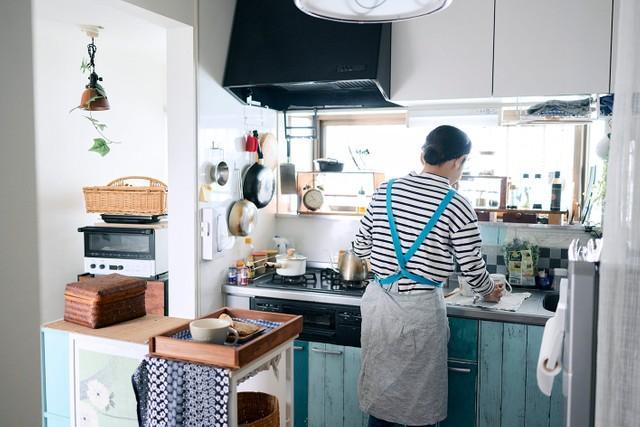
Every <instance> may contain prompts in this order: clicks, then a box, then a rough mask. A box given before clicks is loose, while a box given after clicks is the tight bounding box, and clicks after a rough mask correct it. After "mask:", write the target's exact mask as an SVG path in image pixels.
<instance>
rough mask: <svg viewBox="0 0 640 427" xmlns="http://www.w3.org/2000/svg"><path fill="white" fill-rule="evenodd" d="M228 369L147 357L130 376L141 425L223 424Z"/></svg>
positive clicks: (205, 426)
mask: <svg viewBox="0 0 640 427" xmlns="http://www.w3.org/2000/svg"><path fill="white" fill-rule="evenodd" d="M229 381H230V378H229V370H227V369H221V368H215V367H212V366H206V365H199V364H195V363H187V362H179V361H174V360H166V359H160V358H155V357H146V358H145V359H144V360H143V361H142V363H141V364H140V366H139V367H138V369H136V371H135V373H134V374H133V377H132V383H133V389H134V392H135V395H136V400H137V404H138V424H139V425H140V426H141V427H152V426H153V427H226V426H227V425H228V405H229Z"/></svg>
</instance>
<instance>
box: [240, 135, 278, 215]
mask: <svg viewBox="0 0 640 427" xmlns="http://www.w3.org/2000/svg"><path fill="white" fill-rule="evenodd" d="M263 163H264V156H263V154H262V148H261V147H260V144H258V161H257V162H256V163H254V164H252V165H251V167H250V168H249V170H247V172H246V173H245V175H244V180H243V182H242V193H243V196H244V198H245V199H246V200H249V201H250V202H253V204H254V205H256V207H257V208H258V209H262V208H264V207H265V206H267V205H268V204H269V202H271V199H273V194H274V193H275V190H276V186H275V177H274V175H273V171H272V170H271V169H270V168H268V167H266V166H264V164H263Z"/></svg>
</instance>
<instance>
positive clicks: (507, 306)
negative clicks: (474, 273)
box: [446, 292, 531, 311]
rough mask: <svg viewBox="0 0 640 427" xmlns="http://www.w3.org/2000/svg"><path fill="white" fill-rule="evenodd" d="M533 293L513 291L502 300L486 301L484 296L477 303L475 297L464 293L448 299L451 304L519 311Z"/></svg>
mask: <svg viewBox="0 0 640 427" xmlns="http://www.w3.org/2000/svg"><path fill="white" fill-rule="evenodd" d="M530 296H531V293H529V292H518V293H512V294H509V295H505V296H503V297H502V298H501V299H500V302H497V303H496V302H486V301H483V300H482V298H480V299H478V301H476V302H475V303H474V302H473V299H474V297H472V296H471V297H466V296H463V295H460V294H458V295H455V296H452V297H449V298H447V299H446V302H447V304H449V305H461V306H466V307H480V308H490V309H492V310H503V311H518V309H519V308H520V306H521V305H522V303H523V302H524V300H526V299H527V298H529V297H530Z"/></svg>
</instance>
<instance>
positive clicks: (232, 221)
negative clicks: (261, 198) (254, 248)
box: [228, 167, 258, 236]
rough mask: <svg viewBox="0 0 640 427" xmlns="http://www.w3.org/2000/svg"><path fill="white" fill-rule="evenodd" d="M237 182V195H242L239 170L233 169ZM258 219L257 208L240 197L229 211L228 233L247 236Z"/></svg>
mask: <svg viewBox="0 0 640 427" xmlns="http://www.w3.org/2000/svg"><path fill="white" fill-rule="evenodd" d="M234 172H235V175H236V180H237V182H238V194H239V196H238V197H240V198H241V197H242V194H243V191H242V179H241V177H240V170H239V169H238V168H237V167H236V169H235V170H234ZM257 220H258V208H257V207H256V205H254V204H253V203H252V202H250V201H249V200H245V199H240V200H237V201H236V202H234V203H233V205H232V206H231V210H230V211H229V218H228V223H229V233H231V234H232V235H234V236H248V235H250V234H251V232H252V231H253V228H254V227H255V225H256V222H257Z"/></svg>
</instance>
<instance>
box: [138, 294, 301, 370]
mask: <svg viewBox="0 0 640 427" xmlns="http://www.w3.org/2000/svg"><path fill="white" fill-rule="evenodd" d="M222 313H226V314H228V315H229V316H231V317H234V318H244V319H256V320H267V321H270V322H279V323H282V325H280V326H278V327H277V328H275V329H272V330H271V331H269V332H266V333H263V334H262V335H260V336H259V337H257V338H255V339H253V340H251V341H249V342H246V343H244V344H241V345H237V346H228V345H223V344H213V343H204V342H197V341H187V340H183V339H178V338H172V336H173V335H175V334H176V333H178V332H180V331H184V330H188V329H189V322H186V323H184V324H183V325H181V326H179V327H177V328H174V329H171V330H169V331H166V332H164V333H162V334H160V335H156V336H154V337H152V338H151V339H150V340H149V354H150V355H151V356H157V357H163V358H167V359H175V360H181V361H184V362H195V363H204V364H206V365H213V366H217V367H220V368H229V369H239V368H241V367H243V366H245V365H246V364H248V363H250V362H251V361H253V360H255V359H257V358H258V357H260V356H262V355H263V354H265V353H267V352H268V351H270V350H272V349H274V348H276V347H277V346H279V345H280V344H282V343H284V342H285V341H287V340H290V339H292V338H295V337H296V336H298V335H299V334H300V332H302V316H294V315H291V314H281V313H268V312H264V311H255V310H242V309H235V308H228V307H223V308H221V309H220V310H218V311H214V312H213V313H210V314H207V315H206V316H203V317H201V319H206V318H210V317H214V318H218V317H219V316H220V315H221V314H222Z"/></svg>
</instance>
